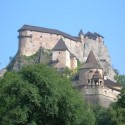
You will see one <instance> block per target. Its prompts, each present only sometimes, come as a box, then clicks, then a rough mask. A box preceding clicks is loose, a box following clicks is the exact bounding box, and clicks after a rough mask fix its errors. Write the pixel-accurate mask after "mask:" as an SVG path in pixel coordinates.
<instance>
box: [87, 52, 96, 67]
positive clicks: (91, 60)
mask: <svg viewBox="0 0 125 125" xmlns="http://www.w3.org/2000/svg"><path fill="white" fill-rule="evenodd" d="M86 63H91V64H95V65H98V63H97V60H96V58H95V55H94V53H93V51H90V53H89V55H88V58H87V60H86Z"/></svg>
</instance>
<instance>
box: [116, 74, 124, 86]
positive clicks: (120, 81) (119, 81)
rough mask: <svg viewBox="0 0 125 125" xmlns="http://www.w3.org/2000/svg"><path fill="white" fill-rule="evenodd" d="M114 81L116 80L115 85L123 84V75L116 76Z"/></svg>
mask: <svg viewBox="0 0 125 125" xmlns="http://www.w3.org/2000/svg"><path fill="white" fill-rule="evenodd" d="M115 79H116V80H117V83H120V84H123V85H124V84H125V75H118V76H116V77H115Z"/></svg>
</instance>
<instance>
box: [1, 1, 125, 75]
mask: <svg viewBox="0 0 125 125" xmlns="http://www.w3.org/2000/svg"><path fill="white" fill-rule="evenodd" d="M24 24H28V25H35V26H41V27H47V28H52V29H58V30H61V31H64V32H66V33H68V34H71V35H74V36H77V35H78V32H79V30H80V29H82V30H83V32H84V33H86V32H87V31H91V32H97V33H99V34H101V35H102V36H104V42H105V45H106V46H107V48H108V50H109V54H110V57H111V59H112V65H113V67H114V68H116V69H118V70H119V72H120V73H121V74H125V43H124V42H125V38H124V37H125V0H60V1H59V0H1V2H0V69H2V68H4V67H5V66H7V64H8V63H9V57H10V56H12V57H13V56H15V54H16V52H17V50H18V38H17V37H18V32H17V30H18V29H19V28H21V26H23V25H24Z"/></svg>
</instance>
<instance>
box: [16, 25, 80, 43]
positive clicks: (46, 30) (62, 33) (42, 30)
mask: <svg viewBox="0 0 125 125" xmlns="http://www.w3.org/2000/svg"><path fill="white" fill-rule="evenodd" d="M21 30H30V31H37V32H43V33H50V34H56V35H62V36H64V37H66V38H69V39H71V40H74V41H79V39H77V38H76V37H74V36H71V35H69V34H67V33H64V32H62V31H59V30H55V29H48V28H43V27H38V26H30V25H23V26H22V27H21V28H20V29H19V30H18V32H20V31H21Z"/></svg>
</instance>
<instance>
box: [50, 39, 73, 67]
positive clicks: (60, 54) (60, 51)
mask: <svg viewBox="0 0 125 125" xmlns="http://www.w3.org/2000/svg"><path fill="white" fill-rule="evenodd" d="M52 62H56V63H55V65H54V66H55V67H56V68H58V69H63V68H66V67H68V68H70V65H71V62H70V52H69V50H68V48H67V46H66V44H65V42H64V41H63V39H62V38H61V39H60V40H59V41H58V42H57V44H56V45H55V47H54V48H53V52H52Z"/></svg>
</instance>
